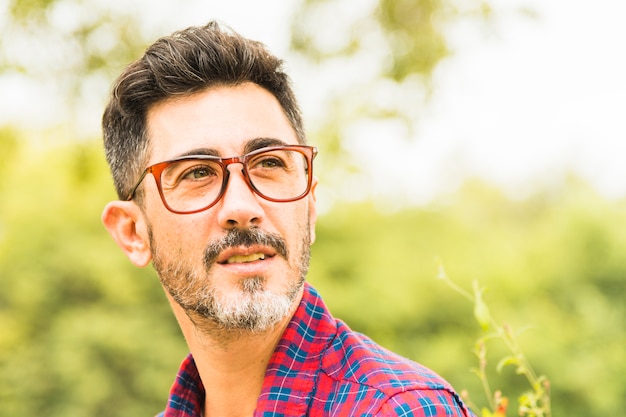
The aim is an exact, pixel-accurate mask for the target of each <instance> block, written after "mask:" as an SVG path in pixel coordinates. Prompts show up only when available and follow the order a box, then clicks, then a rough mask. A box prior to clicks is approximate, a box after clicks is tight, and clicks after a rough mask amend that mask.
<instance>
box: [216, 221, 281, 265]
mask: <svg viewBox="0 0 626 417" xmlns="http://www.w3.org/2000/svg"><path fill="white" fill-rule="evenodd" d="M254 245H261V246H268V247H271V248H272V249H274V250H275V251H276V253H278V254H279V255H280V256H282V257H283V258H285V259H288V255H289V252H288V250H287V242H285V239H283V238H282V237H281V236H280V235H278V234H275V233H269V232H265V231H263V230H261V229H257V228H250V229H231V230H229V231H228V233H227V234H226V235H225V236H224V237H222V238H220V239H218V240H216V241H214V242H211V243H210V244H209V245H208V246H207V247H206V249H205V251H204V264H205V265H206V267H207V268H209V267H210V266H211V265H212V264H213V263H214V262H215V261H216V260H217V258H218V256H219V255H220V253H222V252H223V251H225V250H226V249H229V248H235V247H239V246H244V247H246V246H254Z"/></svg>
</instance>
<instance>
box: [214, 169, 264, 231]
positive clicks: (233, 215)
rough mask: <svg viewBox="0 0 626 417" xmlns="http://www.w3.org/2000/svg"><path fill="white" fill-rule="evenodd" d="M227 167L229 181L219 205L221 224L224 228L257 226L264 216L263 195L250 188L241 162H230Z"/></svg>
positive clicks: (219, 220) (219, 221)
mask: <svg viewBox="0 0 626 417" xmlns="http://www.w3.org/2000/svg"><path fill="white" fill-rule="evenodd" d="M226 169H227V170H228V172H229V178H228V183H227V184H226V190H225V191H224V195H223V196H222V198H221V200H220V202H219V203H218V207H217V208H218V219H217V220H218V223H219V225H220V226H221V227H223V228H224V229H235V228H240V229H243V228H248V227H252V226H257V225H258V224H259V223H260V222H261V220H262V218H263V208H262V207H261V205H260V204H259V200H260V198H261V197H259V196H258V195H256V194H255V193H254V191H252V189H251V188H250V186H249V184H248V181H247V179H246V177H245V176H244V173H243V169H242V165H241V164H238V163H234V164H230V165H228V167H227V168H226Z"/></svg>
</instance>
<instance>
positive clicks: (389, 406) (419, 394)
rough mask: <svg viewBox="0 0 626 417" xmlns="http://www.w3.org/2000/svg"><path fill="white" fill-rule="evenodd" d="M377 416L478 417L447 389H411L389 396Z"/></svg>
mask: <svg viewBox="0 0 626 417" xmlns="http://www.w3.org/2000/svg"><path fill="white" fill-rule="evenodd" d="M376 416H377V417H396V416H397V417H476V416H475V415H474V414H473V413H472V412H471V411H469V410H468V409H467V408H466V407H465V405H464V404H463V403H462V402H461V400H460V399H459V398H458V397H457V396H456V394H453V393H451V392H449V391H446V390H409V391H405V392H401V393H398V394H396V395H394V396H393V397H391V398H389V400H387V401H386V402H385V404H384V405H383V406H382V407H381V409H380V410H379V412H378V413H377V414H376Z"/></svg>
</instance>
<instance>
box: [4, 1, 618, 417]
mask: <svg viewBox="0 0 626 417" xmlns="http://www.w3.org/2000/svg"><path fill="white" fill-rule="evenodd" d="M625 15H626V4H625V3H624V2H621V1H618V0H598V1H596V2H593V3H589V2H581V1H565V0H543V1H541V0H491V1H487V0H486V1H479V0H294V1H290V2H284V1H279V0H272V1H269V0H268V1H263V2H256V1H243V0H234V1H206V0H205V1H201V0H184V1H159V2H154V1H150V0H141V1H133V2H126V1H121V0H120V1H117V0H116V1H104V0H1V1H0V30H1V36H0V416H7V417H9V416H11V417H13V416H22V415H24V416H25V415H38V416H49V417H57V416H96V417H98V416H102V417H104V416H127V415H153V414H156V413H157V412H158V411H160V410H161V409H162V408H163V406H164V402H165V400H166V397H167V391H168V389H169V386H170V385H171V383H172V381H173V377H174V375H175V372H176V369H177V367H178V364H179V362H180V361H181V360H182V358H183V357H184V356H185V354H186V351H187V349H186V347H185V344H184V341H183V339H182V336H181V334H180V332H179V330H178V326H177V324H176V323H175V321H174V319H173V317H172V315H171V313H170V311H169V307H168V306H167V303H166V301H165V298H164V296H163V294H162V291H161V288H160V285H159V283H158V280H157V279H156V277H155V274H154V272H153V270H152V269H151V268H150V267H148V268H145V269H136V268H134V267H133V266H132V265H131V264H130V263H129V262H128V261H127V259H126V258H125V257H124V255H123V254H122V253H121V251H119V250H118V248H117V247H116V246H115V244H114V243H113V242H112V240H111V239H110V238H109V236H108V234H107V233H106V232H105V230H104V228H103V227H102V225H101V223H100V213H101V210H102V207H103V206H104V204H105V203H106V202H107V201H109V200H111V199H113V198H115V196H114V192H113V187H112V184H111V181H110V177H109V173H108V170H107V167H106V164H105V162H104V156H103V152H102V149H101V144H100V133H99V119H100V116H101V113H102V109H103V106H104V103H105V101H106V97H107V94H108V92H109V87H110V84H111V82H112V80H113V78H114V77H115V76H116V75H117V74H118V73H119V72H120V71H121V69H122V68H123V67H124V66H125V65H126V64H127V63H128V62H130V61H131V60H132V59H135V58H136V57H138V56H139V54H140V53H141V51H142V50H143V49H144V48H145V47H146V46H147V45H148V44H149V43H150V42H151V41H153V40H154V39H156V38H157V37H159V36H161V35H164V34H168V33H170V32H171V31H173V30H176V29H179V28H182V27H186V26H189V25H196V24H202V23H205V22H206V21H208V20H209V19H218V20H221V21H223V22H225V23H227V24H229V25H231V26H232V27H233V28H234V29H236V30H237V31H239V32H240V33H242V34H244V35H246V36H249V37H253V38H256V39H259V40H261V41H263V42H265V43H266V44H267V45H268V46H269V47H270V49H271V50H272V51H273V52H274V53H276V54H278V55H280V56H282V57H284V58H285V61H286V62H285V64H286V68H287V69H288V71H289V72H290V73H291V74H292V78H293V80H294V86H295V89H296V91H297V93H298V95H299V97H300V100H301V105H302V108H303V110H304V113H305V119H306V124H307V131H308V135H309V141H310V142H311V143H312V144H315V145H317V146H318V147H319V148H320V151H321V154H320V157H319V158H318V159H317V160H316V163H317V165H316V174H317V175H318V176H319V177H320V180H321V184H322V185H321V186H320V188H319V196H318V200H319V205H320V210H321V217H320V218H319V221H318V226H317V231H318V232H317V233H318V239H317V242H316V243H315V245H314V248H313V260H312V267H311V272H310V281H311V282H312V283H313V284H314V285H315V286H316V287H317V288H318V289H319V290H320V292H321V293H322V295H323V296H324V298H325V299H326V301H327V303H328V304H329V306H330V308H331V310H332V311H333V312H334V314H335V315H336V316H337V317H340V318H342V319H344V320H345V321H346V322H347V323H348V324H349V325H350V326H352V327H353V328H354V329H356V330H359V331H363V332H365V333H367V334H368V335H370V336H371V337H372V338H374V339H375V340H376V341H378V342H379V343H381V344H383V345H385V346H387V347H389V348H391V349H393V350H395V351H398V352H399V353H401V354H403V355H405V356H407V357H410V358H412V359H414V360H417V361H419V362H422V363H424V364H425V365H427V366H429V367H431V368H433V369H435V370H437V371H438V372H439V373H440V374H441V375H443V376H444V377H445V378H446V379H448V380H449V381H450V382H452V384H453V385H454V386H455V387H457V388H458V389H464V390H467V391H468V392H469V393H470V396H471V398H472V400H473V402H474V403H476V404H477V405H478V406H479V407H480V406H483V405H485V404H486V399H485V398H484V395H483V394H482V389H481V387H480V382H479V381H478V379H477V378H476V376H475V375H474V374H473V373H472V372H471V369H472V368H473V367H476V357H475V355H474V354H473V352H472V350H473V349H474V343H475V341H476V340H477V339H478V338H480V337H481V336H482V335H483V333H482V329H481V328H480V326H479V325H478V324H477V323H476V322H475V320H474V318H473V315H472V310H473V306H472V304H471V303H470V302H468V301H467V300H466V299H464V298H463V297H461V296H459V295H458V294H457V293H456V292H454V291H452V290H451V289H450V288H449V287H448V286H446V285H445V283H444V282H442V280H440V279H437V274H438V269H437V264H436V262H435V259H441V260H443V262H444V264H445V267H446V270H447V273H448V276H449V277H450V278H451V279H452V280H453V281H454V282H456V283H457V284H458V285H459V286H461V287H463V288H466V289H468V290H470V289H471V288H472V285H473V284H472V283H473V282H479V283H480V285H481V286H483V287H486V288H487V291H486V293H485V294H484V299H485V301H486V302H487V304H488V305H489V307H490V311H491V313H492V315H493V316H494V317H495V318H496V319H497V320H499V321H500V322H503V323H507V324H509V325H511V326H512V327H513V328H515V329H522V328H523V329H526V330H525V331H524V332H523V333H522V334H521V335H520V337H519V343H520V346H521V348H522V349H523V351H524V353H525V355H526V356H527V358H528V359H529V360H530V362H531V363H532V364H533V366H534V368H535V370H536V371H537V372H538V373H540V374H544V375H546V376H547V377H548V378H549V380H550V382H551V387H552V408H553V414H554V415H555V416H556V415H563V416H606V415H615V416H618V415H625V414H626V400H625V399H626V360H625V359H626V358H625V356H624V346H625V345H626V337H625V331H624V326H625V320H624V319H625V303H624V296H625V278H626V261H625V256H624V253H625V252H626V228H625V227H624V226H625V225H626V163H624V162H623V158H624V155H625V154H626V152H625V151H626V124H625V123H624V120H625V111H626V98H625V97H626V81H625V79H624V74H626V52H624V47H623V40H624V39H626V26H625V25H623V23H622V20H623V17H624V16H625ZM488 354H489V356H488V360H489V371H490V379H491V384H492V387H493V388H494V389H501V390H502V391H503V393H504V395H506V396H508V397H509V398H510V401H511V404H512V406H511V409H510V410H509V415H517V414H516V410H515V403H516V398H517V396H518V395H519V394H520V393H521V392H522V391H523V390H524V389H526V386H525V382H524V380H523V379H522V378H521V377H520V376H519V375H516V374H515V369H514V368H512V367H506V368H504V370H502V372H497V371H496V364H497V362H498V360H499V359H500V358H501V355H502V354H503V350H502V346H501V345H500V344H498V341H497V340H494V341H492V342H490V344H489V346H488Z"/></svg>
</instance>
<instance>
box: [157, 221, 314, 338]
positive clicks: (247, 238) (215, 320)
mask: <svg viewBox="0 0 626 417" xmlns="http://www.w3.org/2000/svg"><path fill="white" fill-rule="evenodd" d="M307 230H308V229H307ZM149 235H150V243H151V248H152V256H153V265H154V268H155V270H156V272H157V274H158V275H159V279H160V280H161V283H162V284H163V287H164V288H165V289H166V291H167V292H168V293H169V294H170V295H171V297H172V298H173V299H174V300H175V301H176V302H177V303H178V304H179V305H180V306H181V307H182V308H183V309H184V310H185V312H186V314H187V315H188V316H189V318H190V319H191V320H192V322H193V323H194V324H195V325H196V327H199V328H206V327H209V328H212V329H214V330H218V331H222V332H223V331H227V332H232V331H238V332H242V331H243V332H250V333H263V332H265V331H267V330H269V329H271V328H272V327H273V326H275V325H276V324H278V323H279V322H280V321H281V320H283V319H284V318H285V317H287V316H288V315H289V314H290V313H291V312H292V308H293V304H294V301H295V299H296V297H297V296H298V295H299V294H300V290H301V289H302V286H303V285H304V281H305V278H306V275H307V272H308V268H309V260H310V246H311V244H310V241H311V239H310V233H306V235H305V239H304V240H303V242H302V247H301V254H300V257H299V258H298V260H297V262H298V263H297V265H296V270H297V272H298V276H297V277H296V279H293V280H290V281H289V282H288V283H287V286H286V288H285V289H284V290H283V291H282V292H281V293H274V292H271V291H269V290H267V289H266V288H265V282H266V279H265V278H264V277H250V278H247V279H245V280H243V281H241V284H240V288H239V291H238V292H237V293H234V294H218V293H217V291H216V290H215V288H214V287H213V286H212V285H211V282H210V269H211V267H212V265H213V264H214V262H215V260H216V259H217V256H219V253H221V252H222V251H223V250H225V249H226V248H229V247H236V246H251V245H257V244H259V245H264V246H270V247H272V248H273V249H274V250H276V253H277V255H276V256H282V257H284V258H285V259H286V260H288V259H289V256H288V251H287V245H286V242H285V241H284V239H283V238H282V237H280V236H278V235H275V234H271V233H267V232H263V231H262V230H260V229H256V228H251V229H233V230H231V231H229V233H228V234H227V235H226V236H224V237H223V238H221V239H219V240H218V241H216V242H213V243H211V244H209V245H208V246H207V248H206V249H205V254H204V262H203V264H204V268H203V270H201V271H196V270H194V269H193V268H190V267H189V266H188V265H185V264H184V263H183V262H182V261H174V262H167V261H165V259H164V257H162V256H161V251H160V250H159V247H158V245H156V244H155V240H154V239H153V236H152V230H151V228H149ZM205 323H206V324H207V325H208V326H205V325H204V324H205Z"/></svg>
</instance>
